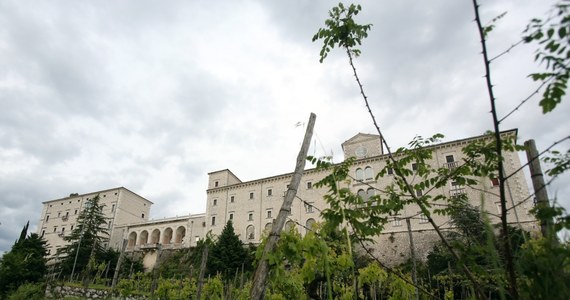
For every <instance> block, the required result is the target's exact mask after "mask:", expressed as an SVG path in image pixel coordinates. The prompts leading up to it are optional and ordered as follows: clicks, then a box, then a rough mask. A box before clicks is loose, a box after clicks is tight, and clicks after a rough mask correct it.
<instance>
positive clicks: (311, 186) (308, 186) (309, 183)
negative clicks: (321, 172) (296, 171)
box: [307, 181, 313, 190]
mask: <svg viewBox="0 0 570 300" xmlns="http://www.w3.org/2000/svg"><path fill="white" fill-rule="evenodd" d="M312 188H313V183H312V182H310V181H307V190H310V189H312Z"/></svg>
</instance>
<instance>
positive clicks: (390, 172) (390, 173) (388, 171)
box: [386, 168, 394, 175]
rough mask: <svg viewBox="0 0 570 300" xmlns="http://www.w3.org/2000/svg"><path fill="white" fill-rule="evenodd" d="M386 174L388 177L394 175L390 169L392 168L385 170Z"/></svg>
mask: <svg viewBox="0 0 570 300" xmlns="http://www.w3.org/2000/svg"><path fill="white" fill-rule="evenodd" d="M386 172H387V173H388V175H394V169H392V168H388V170H386Z"/></svg>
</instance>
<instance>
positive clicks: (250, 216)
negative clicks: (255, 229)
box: [247, 213, 253, 221]
mask: <svg viewBox="0 0 570 300" xmlns="http://www.w3.org/2000/svg"><path fill="white" fill-rule="evenodd" d="M247 220H248V221H253V213H249V214H247Z"/></svg>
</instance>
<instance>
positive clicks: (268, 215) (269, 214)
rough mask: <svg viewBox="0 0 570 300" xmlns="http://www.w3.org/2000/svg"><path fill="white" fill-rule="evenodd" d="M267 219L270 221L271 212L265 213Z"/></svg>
mask: <svg viewBox="0 0 570 300" xmlns="http://www.w3.org/2000/svg"><path fill="white" fill-rule="evenodd" d="M267 218H268V219H271V210H268V211H267Z"/></svg>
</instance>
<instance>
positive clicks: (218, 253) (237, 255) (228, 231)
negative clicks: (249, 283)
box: [208, 221, 253, 280]
mask: <svg viewBox="0 0 570 300" xmlns="http://www.w3.org/2000/svg"><path fill="white" fill-rule="evenodd" d="M252 261H253V260H252V258H251V254H250V253H249V252H248V251H247V250H246V249H245V248H244V245H243V243H242V242H241V240H240V239H239V237H238V236H237V235H236V234H235V232H234V226H233V224H232V221H228V223H226V226H224V229H223V230H222V234H220V236H219V237H218V240H217V241H216V243H215V244H214V246H213V247H212V249H211V250H210V254H209V256H208V273H209V274H210V275H216V274H217V273H221V274H222V277H223V279H224V280H228V279H230V278H232V276H234V275H235V274H236V271H237V270H240V271H241V269H242V267H243V268H244V271H250V270H251V269H252V264H251V262H252Z"/></svg>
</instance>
